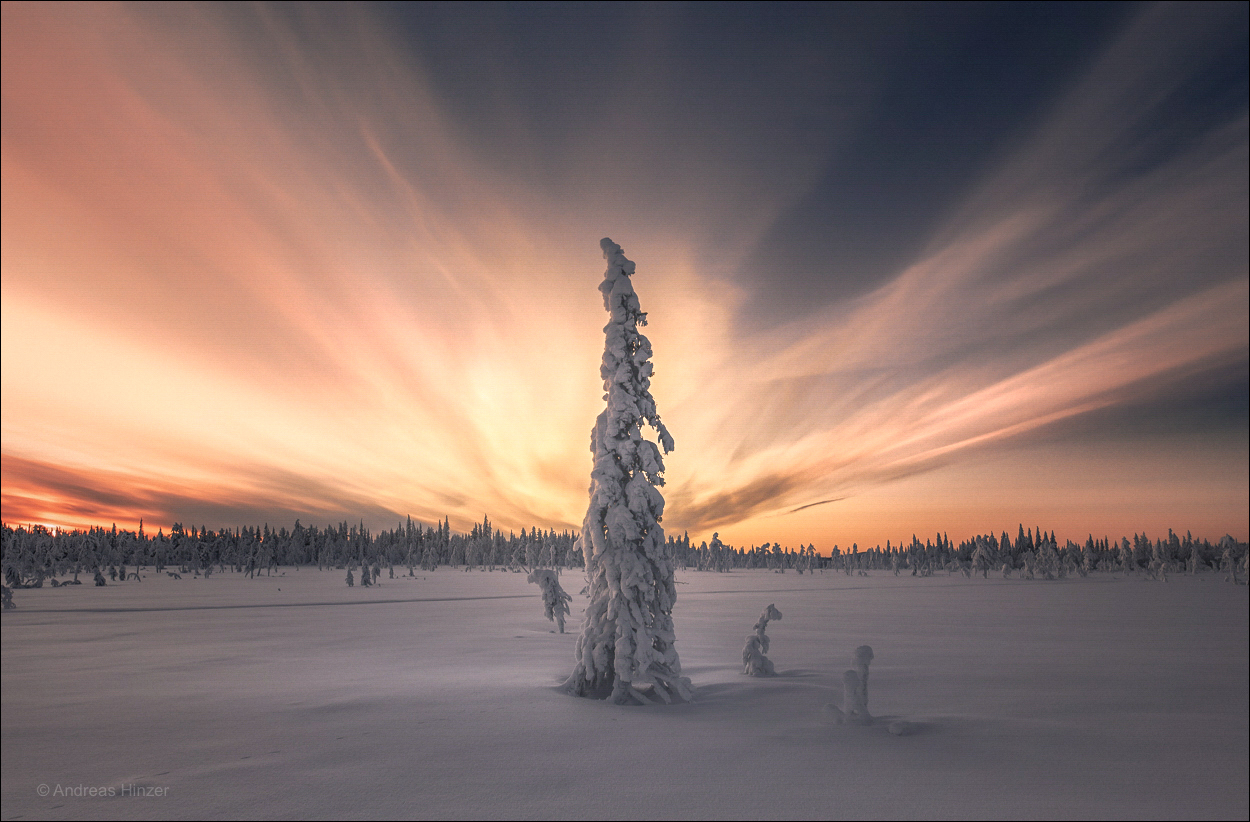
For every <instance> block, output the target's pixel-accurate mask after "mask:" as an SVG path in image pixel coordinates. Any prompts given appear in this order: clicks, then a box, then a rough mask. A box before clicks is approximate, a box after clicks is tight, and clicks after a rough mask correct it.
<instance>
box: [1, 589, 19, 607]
mask: <svg viewBox="0 0 1250 822" xmlns="http://www.w3.org/2000/svg"><path fill="white" fill-rule="evenodd" d="M0 604H2V605H3V608H4V610H6V611H8V610H11V609H13V608H16V607H17V606H16V605H14V604H13V589H12V588H10V587H9V586H7V585H0Z"/></svg>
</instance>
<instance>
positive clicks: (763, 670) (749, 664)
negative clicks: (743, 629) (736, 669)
mask: <svg viewBox="0 0 1250 822" xmlns="http://www.w3.org/2000/svg"><path fill="white" fill-rule="evenodd" d="M770 619H777V620H779V619H781V611H778V610H777V606H775V605H771V604H770V605H769V606H768V607H767V608H765V609H764V613H762V614H760V618H759V620H758V621H757V622H756V623H755V633H753V634H751V635H750V636H748V637H747V644H746V646H745V647H743V649H742V672H743V673H744V674H749V675H750V676H775V675H776V673H777V670H776V668H774V667H773V662H772V660H771V659H769V658H768V657H767V656H765V654H767V653H768V634H766V633H764V629H765V628H767V627H768V621H769V620H770Z"/></svg>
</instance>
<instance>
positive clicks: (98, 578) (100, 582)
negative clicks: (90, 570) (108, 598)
mask: <svg viewBox="0 0 1250 822" xmlns="http://www.w3.org/2000/svg"><path fill="white" fill-rule="evenodd" d="M95 584H96V587H97V588H103V587H104V586H105V585H108V582H107V581H105V579H104V574H102V573H100V569H99V568H96V569H95Z"/></svg>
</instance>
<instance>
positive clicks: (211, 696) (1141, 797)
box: [0, 568, 1250, 820]
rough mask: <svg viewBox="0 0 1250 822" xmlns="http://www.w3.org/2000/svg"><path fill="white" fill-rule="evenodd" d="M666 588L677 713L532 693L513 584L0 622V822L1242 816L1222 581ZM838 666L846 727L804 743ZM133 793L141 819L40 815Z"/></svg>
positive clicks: (1235, 661)
mask: <svg viewBox="0 0 1250 822" xmlns="http://www.w3.org/2000/svg"><path fill="white" fill-rule="evenodd" d="M566 576H567V578H568V581H567V582H566V584H568V586H569V587H575V586H573V585H572V584H571V583H572V582H573V581H574V580H576V579H578V576H577V575H576V574H575V573H574V574H572V575H566ZM677 579H678V583H679V584H678V586H677V587H678V601H677V607H676V609H675V611H674V617H675V619H676V624H677V632H678V634H677V635H678V638H679V639H678V643H679V649H680V652H681V656H682V659H683V662H684V665H683V672H684V673H685V674H686V675H688V676H690V677H691V678H692V679H693V681H694V685H695V687H696V698H697V701H696V702H695V703H693V704H685V705H673V706H661V707H623V706H616V705H611V704H608V703H605V702H600V701H594V700H588V699H577V698H573V697H569V696H566V695H564V694H561V693H559V692H558V690H557V687H556V686H557V685H558V684H559V683H560V682H561V681H562V680H563V679H564V678H565V677H566V676H567V673H568V670H569V665H570V662H571V661H572V657H573V646H574V642H575V639H576V634H575V633H568V634H564V635H561V634H557V633H553V632H552V627H551V624H550V623H549V622H547V620H546V619H544V617H543V610H542V608H541V606H540V603H539V602H538V601H536V600H538V594H537V592H536V591H535V589H534V587H533V586H532V585H529V584H528V583H527V582H526V577H525V575H524V574H514V573H483V572H471V573H466V572H463V571H455V570H451V569H446V568H444V569H440V570H438V571H436V572H427V573H424V574H421V575H419V576H418V577H417V578H416V579H412V580H410V579H408V578H402V579H395V580H389V579H384V580H382V583H381V584H380V585H378V586H377V587H374V588H361V587H359V586H357V587H354V588H348V587H347V586H346V585H345V584H344V583H343V572H342V571H340V570H332V571H325V572H318V571H316V570H309V569H301V570H298V571H297V570H292V569H287V570H286V571H285V574H284V575H283V576H273V577H264V576H262V577H260V578H259V579H255V580H249V579H246V578H244V577H242V576H241V575H237V574H232V573H225V574H214V575H213V576H212V577H211V578H210V579H207V580H205V579H192V578H190V577H184V579H182V580H174V579H171V578H168V577H166V576H164V575H157V574H155V573H153V572H151V571H148V572H147V573H146V574H145V579H144V581H143V582H142V583H133V582H132V583H126V584H110V585H109V586H107V587H105V588H96V587H94V586H92V585H90V584H89V583H90V580H89V579H88V580H87V582H88V584H86V585H82V586H75V587H72V588H58V589H51V588H43V589H39V590H20V591H17V592H15V594H16V596H15V600H16V602H17V605H18V609H17V610H15V611H8V612H5V613H4V615H3V619H2V620H0V630H2V632H3V633H2V640H3V642H2V645H0V647H2V652H3V665H2V667H0V684H2V691H3V692H2V698H3V723H2V741H3V745H2V746H0V750H2V759H0V764H2V774H3V779H2V780H0V784H2V791H0V815H2V816H3V818H4V819H6V820H7V819H18V818H23V819H68V818H92V819H120V818H138V819H147V818H166V817H169V818H190V817H199V816H207V817H214V818H221V817H230V818H234V817H260V818H274V817H316V818H326V817H343V818H349V819H351V818H369V817H414V818H425V817H444V818H486V819H492V818H518V817H519V818H534V817H559V818H565V817H589V818H655V817H666V818H672V817H733V818H738V817H748V818H754V817H760V818H777V817H823V818H830V817H837V818H856V817H927V818H965V817H972V818H977V817H1007V818H1038V817H1089V816H1092V817H1100V818H1105V817H1116V818H1134V817H1139V818H1210V817H1219V818H1239V819H1245V818H1246V817H1247V816H1248V815H1250V813H1248V812H1250V799H1248V797H1250V790H1248V787H1247V768H1248V766H1250V754H1248V749H1250V730H1248V728H1250V707H1248V699H1247V694H1248V691H1250V673H1248V662H1250V660H1248V655H1250V651H1248V647H1250V631H1248V619H1247V615H1248V608H1247V589H1246V587H1245V586H1235V585H1231V584H1228V583H1224V582H1221V581H1220V578H1219V577H1217V576H1215V575H1212V574H1206V575H1199V576H1197V577H1191V576H1182V575H1175V576H1173V577H1172V578H1171V581H1170V582H1168V583H1162V582H1153V581H1145V580H1144V579H1143V578H1142V575H1140V574H1139V575H1135V576H1134V577H1133V578H1129V579H1125V578H1124V577H1123V576H1122V575H1120V574H1104V573H1099V574H1094V575H1091V576H1090V577H1089V578H1087V579H1080V578H1070V579H1066V580H1061V581H1054V582H1044V581H1032V582H1030V581H1024V580H1017V579H1009V580H1004V579H998V578H990V579H988V580H985V579H967V578H965V577H963V576H962V575H960V576H953V577H947V576H935V577H929V578H923V579H920V578H914V577H910V576H906V577H901V578H899V577H894V576H893V575H890V574H884V573H879V574H875V575H873V576H871V577H866V578H865V577H847V576H845V575H842V574H824V575H821V574H815V575H812V574H805V575H802V576H799V575H797V574H792V573H789V574H775V573H769V572H767V571H735V572H733V573H729V574H718V573H701V572H693V571H692V572H680V571H679V572H678V577H677ZM578 587H579V586H578ZM761 600H762V601H764V602H775V603H776V604H777V607H778V608H779V609H781V610H782V611H783V612H784V613H785V615H786V619H785V621H784V622H780V623H777V624H776V625H775V626H772V627H773V628H774V634H775V636H774V637H773V638H774V639H776V640H777V642H776V644H775V649H776V651H777V653H775V654H774V655H773V661H774V662H775V663H776V666H777V673H778V675H777V676H775V677H768V678H756V677H749V676H744V675H743V674H742V664H741V654H740V648H741V643H742V626H743V624H744V623H749V620H750V619H751V618H752V617H753V616H755V615H756V614H758V613H759V608H760V602H761ZM585 603H586V598H585V597H574V599H573V603H572V604H573V615H572V617H573V619H574V620H576V619H579V618H580V610H581V609H582V608H583V607H584V606H585ZM863 644H870V645H871V646H872V647H873V649H874V651H875V659H874V660H873V663H872V705H871V708H872V714H873V716H874V717H876V722H875V723H874V724H873V725H871V726H868V727H861V726H854V725H831V724H828V723H827V721H826V720H825V719H824V712H823V711H822V707H823V705H825V704H826V703H830V702H837V701H839V700H840V698H841V695H842V673H843V671H844V670H846V667H847V663H848V659H849V657H850V655H851V654H852V653H853V652H854V650H855V648H856V647H857V646H859V645H863ZM892 724H893V726H894V727H896V728H898V729H899V730H901V731H903V732H904V733H901V734H900V735H895V734H892V733H890V731H889V728H890V727H891V726H892ZM622 763H627V765H628V767H621V764H622ZM40 785H47V786H48V788H49V791H50V792H52V793H51V795H49V796H48V797H40V796H39V795H38V786H40ZM134 785H139V786H147V787H151V788H159V789H161V790H160V791H154V792H156V793H163V794H164V795H163V796H159V795H158V796H133V795H130V796H121V795H117V796H113V797H105V798H101V797H98V796H97V797H90V796H82V797H73V796H70V797H66V796H58V795H57V794H56V789H57V788H58V786H59V787H60V788H61V789H64V788H77V787H79V786H82V787H84V788H90V787H96V788H105V789H108V788H112V789H114V792H115V793H118V794H120V793H121V789H122V787H123V786H134Z"/></svg>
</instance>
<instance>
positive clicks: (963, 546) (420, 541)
mask: <svg viewBox="0 0 1250 822" xmlns="http://www.w3.org/2000/svg"><path fill="white" fill-rule="evenodd" d="M0 533H2V535H3V553H2V555H0V556H2V561H3V568H4V583H5V585H7V586H9V587H11V588H25V587H38V586H40V585H43V584H45V582H50V581H52V580H58V581H59V580H60V579H61V578H65V577H70V578H71V579H74V578H77V577H78V576H80V575H85V576H86V577H88V578H90V577H92V575H93V574H94V573H95V572H96V571H97V570H99V571H100V572H101V573H102V574H103V575H104V576H106V577H107V578H109V580H110V581H116V580H118V579H119V577H121V576H122V575H123V573H124V570H125V569H126V568H131V569H133V568H135V567H143V568H152V569H154V570H156V571H157V572H167V571H172V572H176V573H178V574H192V575H198V574H203V573H217V572H222V571H233V572H235V573H241V574H252V575H255V574H263V573H270V574H272V573H273V572H274V569H277V568H283V567H291V568H300V567H313V568H334V569H339V570H343V569H347V568H357V567H368V568H370V569H372V568H373V567H375V566H376V567H377V568H378V569H379V570H381V571H382V572H383V574H384V575H385V576H386V577H388V578H394V576H395V575H397V574H406V575H412V574H414V573H416V571H417V570H423V571H432V570H434V569H435V568H440V567H444V566H450V567H452V568H459V569H464V570H472V569H478V570H484V571H493V570H518V571H519V570H521V569H523V568H538V567H543V568H581V567H582V564H583V558H582V555H581V549H580V548H579V547H578V546H577V544H576V539H575V535H574V534H573V533H572V532H570V531H568V530H565V531H555V530H554V529H548V530H546V531H543V530H539V529H538V528H537V527H533V528H530V529H529V530H528V531H526V530H522V531H521V532H520V533H517V532H515V531H509V532H508V533H507V534H505V533H504V532H503V531H501V530H499V529H497V528H494V527H493V526H492V525H491V522H490V518H489V517H487V518H484V519H483V520H482V522H481V523H478V524H476V525H474V526H473V528H472V529H471V530H470V531H469V532H468V533H456V532H453V531H452V529H451V526H450V524H449V522H448V521H447V520H444V521H443V522H441V523H439V524H437V525H422V524H420V523H415V522H413V521H412V520H411V519H409V520H408V521H407V522H405V523H402V524H400V525H398V526H396V527H395V528H394V529H391V530H384V531H379V532H373V531H371V530H370V529H368V528H366V527H364V526H363V525H348V523H346V522H342V523H340V524H339V525H337V526H327V527H325V528H319V527H316V526H306V525H302V524H300V523H299V522H298V521H297V522H296V524H295V527H294V528H291V529H287V528H285V527H284V528H279V529H272V528H270V527H269V526H268V525H264V526H260V527H255V528H252V527H245V528H240V529H233V530H232V529H222V530H219V531H212V530H209V529H207V528H203V527H201V528H195V527H192V528H184V527H183V526H182V525H180V524H177V523H176V524H175V525H174V526H173V528H172V529H171V530H170V532H169V533H168V534H166V533H165V532H164V530H163V529H158V531H157V533H156V534H151V533H148V532H146V531H145V530H144V529H143V527H142V525H140V527H139V529H138V530H137V531H127V530H124V529H118V528H117V527H116V526H113V527H111V528H103V527H98V528H90V529H87V530H61V529H55V530H54V529H48V528H45V527H43V526H40V525H33V526H24V525H18V526H11V525H7V524H6V525H4V526H3V529H2V531H0ZM668 547H669V550H670V551H671V552H672V556H673V557H674V558H675V560H676V563H677V565H678V566H679V567H681V568H683V569H690V570H696V571H719V572H729V571H733V570H738V569H748V568H763V569H769V570H774V571H791V572H797V573H800V574H801V573H804V572H840V573H847V574H858V573H861V572H862V573H869V572H881V573H896V572H897V573H899V574H905V575H909V576H930V575H933V574H938V573H943V574H950V573H962V574H964V575H967V576H973V575H975V576H978V577H984V576H986V575H987V574H996V575H997V574H1003V573H1004V572H1005V573H1007V574H1011V575H1015V576H1018V577H1024V578H1037V579H1047V578H1049V579H1057V578H1061V577H1065V576H1078V575H1084V574H1087V573H1091V572H1097V571H1114V572H1126V571H1127V572H1128V573H1136V574H1142V575H1147V576H1159V577H1161V576H1162V575H1163V574H1165V573H1196V572H1201V571H1221V572H1223V573H1225V574H1229V573H1231V572H1232V571H1234V570H1235V571H1236V573H1237V578H1238V580H1241V581H1244V580H1245V579H1246V562H1247V556H1248V552H1247V546H1246V543H1244V542H1237V541H1235V540H1233V539H1232V538H1231V537H1228V536H1225V537H1222V538H1220V539H1219V540H1217V541H1216V542H1214V543H1213V542H1211V541H1210V539H1206V538H1202V539H1199V538H1195V537H1194V536H1193V535H1192V534H1190V533H1188V532H1186V533H1185V535H1184V536H1180V535H1178V534H1177V533H1175V532H1174V531H1171V530H1169V531H1168V534H1167V536H1165V537H1159V538H1155V539H1152V538H1150V537H1149V536H1148V535H1146V534H1144V533H1142V534H1133V535H1132V536H1131V537H1128V536H1125V537H1122V538H1120V539H1119V540H1112V539H1108V538H1101V539H1095V538H1094V537H1093V536H1092V535H1090V536H1088V537H1087V538H1086V540H1085V541H1084V542H1083V543H1077V542H1073V541H1072V540H1070V539H1068V540H1065V541H1064V543H1063V544H1062V545H1060V544H1059V541H1058V540H1057V538H1056V537H1055V534H1054V532H1053V531H1051V532H1049V533H1047V532H1046V531H1044V530H1041V529H1037V530H1034V529H1033V528H1028V529H1026V528H1025V527H1024V526H1023V525H1021V526H1020V528H1019V530H1018V532H1017V535H1016V537H1015V538H1014V539H1013V538H1012V537H1011V536H1010V535H1009V534H1008V533H1007V532H1003V533H1002V534H1001V535H999V536H995V535H993V534H985V535H977V536H974V537H972V538H970V539H966V540H963V541H961V542H959V543H958V544H956V543H955V542H954V541H953V540H951V539H950V537H948V536H947V535H945V534H942V533H939V534H937V535H936V536H935V537H934V538H931V539H926V540H924V541H923V542H922V541H921V540H920V539H919V538H918V537H915V536H913V537H912V538H911V541H910V542H909V543H906V544H903V543H902V542H900V543H897V544H895V543H892V542H887V543H886V544H885V546H880V545H877V546H874V547H872V548H867V549H860V548H859V546H858V545H853V546H851V548H850V549H844V548H840V547H838V546H834V547H833V548H832V549H831V551H830V552H829V553H828V554H822V553H819V552H817V549H816V547H815V546H814V545H808V546H800V547H799V548H798V549H797V550H794V549H791V548H789V547H783V546H782V545H780V544H779V543H765V544H763V545H751V546H733V545H728V544H725V543H724V542H722V541H721V540H720V539H719V537H718V536H715V535H714V536H713V538H712V540H711V542H710V543H709V542H707V541H700V542H699V543H698V544H695V543H694V542H692V541H691V539H690V537H689V535H688V534H683V535H682V536H680V537H674V536H671V535H670V536H669V537H668Z"/></svg>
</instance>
